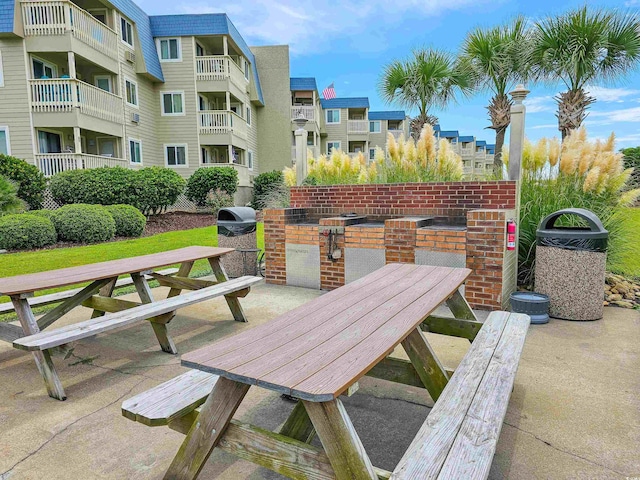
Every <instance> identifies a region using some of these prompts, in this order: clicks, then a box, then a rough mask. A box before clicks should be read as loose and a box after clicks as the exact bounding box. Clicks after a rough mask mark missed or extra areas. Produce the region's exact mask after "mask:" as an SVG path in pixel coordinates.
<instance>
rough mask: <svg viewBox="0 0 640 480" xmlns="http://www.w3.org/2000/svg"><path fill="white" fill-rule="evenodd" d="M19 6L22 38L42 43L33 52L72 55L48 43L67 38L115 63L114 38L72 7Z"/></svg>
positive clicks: (50, 3)
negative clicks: (58, 52) (54, 38)
mask: <svg viewBox="0 0 640 480" xmlns="http://www.w3.org/2000/svg"><path fill="white" fill-rule="evenodd" d="M21 5H22V20H23V24H24V34H25V37H27V38H29V37H42V40H43V42H41V43H40V44H39V47H38V48H35V50H39V49H40V48H42V49H43V50H42V51H63V52H64V51H74V49H73V48H71V47H72V46H68V47H66V48H63V45H56V44H55V41H54V42H52V39H53V37H69V36H70V37H71V38H72V39H74V40H78V41H79V42H81V43H82V44H84V45H86V46H89V47H91V48H92V49H93V50H96V51H98V52H100V53H102V54H104V55H106V56H107V57H109V58H110V59H111V60H117V59H118V34H117V33H116V32H115V31H114V30H112V29H110V28H109V27H108V26H106V25H105V24H104V23H102V22H100V21H98V20H96V19H95V18H94V17H93V15H91V14H90V13H89V12H86V11H85V10H83V9H81V8H80V7H78V6H77V5H76V4H74V3H72V2H70V1H68V0H44V1H40V0H22V2H21ZM47 44H48V45H47ZM47 46H48V47H49V48H46V47H47ZM79 53H81V54H84V56H87V52H82V51H81V52H79ZM90 58H93V57H90Z"/></svg>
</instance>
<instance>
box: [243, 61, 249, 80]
mask: <svg viewBox="0 0 640 480" xmlns="http://www.w3.org/2000/svg"><path fill="white" fill-rule="evenodd" d="M244 78H245V80H247V81H248V80H249V62H247V61H246V60H245V61H244Z"/></svg>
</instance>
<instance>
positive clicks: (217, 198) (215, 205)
mask: <svg viewBox="0 0 640 480" xmlns="http://www.w3.org/2000/svg"><path fill="white" fill-rule="evenodd" d="M205 203H206V205H207V207H209V208H210V209H211V213H213V214H214V215H218V212H219V211H220V209H221V208H225V207H233V205H234V203H233V196H231V195H229V194H228V193H227V192H225V191H224V190H220V189H218V190H211V191H210V192H209V193H208V194H207V199H206V200H205Z"/></svg>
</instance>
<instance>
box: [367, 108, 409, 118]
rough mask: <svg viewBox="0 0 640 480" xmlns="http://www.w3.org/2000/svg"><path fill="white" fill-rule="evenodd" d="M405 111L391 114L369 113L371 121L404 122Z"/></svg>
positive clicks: (396, 111) (391, 112)
mask: <svg viewBox="0 0 640 480" xmlns="http://www.w3.org/2000/svg"><path fill="white" fill-rule="evenodd" d="M405 116H406V115H405V113H404V110H395V111H390V112H369V120H404V118H405Z"/></svg>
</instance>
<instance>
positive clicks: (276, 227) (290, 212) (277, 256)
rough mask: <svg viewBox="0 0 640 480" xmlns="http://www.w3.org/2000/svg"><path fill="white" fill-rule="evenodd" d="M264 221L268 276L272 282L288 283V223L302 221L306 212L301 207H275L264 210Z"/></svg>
mask: <svg viewBox="0 0 640 480" xmlns="http://www.w3.org/2000/svg"><path fill="white" fill-rule="evenodd" d="M262 214H263V221H264V231H265V232H267V233H265V236H264V250H265V258H266V262H265V263H266V265H265V267H266V273H265V275H266V277H267V278H268V279H269V282H270V283H275V284H277V285H286V283H287V272H286V261H287V260H286V255H285V251H286V250H285V249H286V247H285V244H286V225H287V224H294V223H298V222H302V221H304V220H305V219H306V212H305V210H304V209H300V208H285V209H281V208H273V209H265V210H263V212H262Z"/></svg>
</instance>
